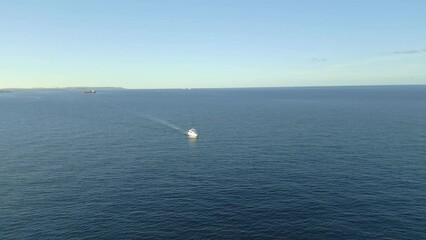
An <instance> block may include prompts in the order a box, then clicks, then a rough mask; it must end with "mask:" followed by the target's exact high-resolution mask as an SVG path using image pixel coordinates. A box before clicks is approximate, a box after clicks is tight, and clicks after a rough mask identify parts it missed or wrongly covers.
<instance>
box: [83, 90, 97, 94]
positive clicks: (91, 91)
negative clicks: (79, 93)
mask: <svg viewBox="0 0 426 240" xmlns="http://www.w3.org/2000/svg"><path fill="white" fill-rule="evenodd" d="M83 93H96V90H90V91H83Z"/></svg>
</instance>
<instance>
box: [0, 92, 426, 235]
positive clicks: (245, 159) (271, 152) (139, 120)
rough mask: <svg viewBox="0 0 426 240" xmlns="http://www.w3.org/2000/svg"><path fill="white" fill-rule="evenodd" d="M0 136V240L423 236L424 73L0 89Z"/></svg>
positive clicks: (425, 204) (425, 218)
mask: <svg viewBox="0 0 426 240" xmlns="http://www.w3.org/2000/svg"><path fill="white" fill-rule="evenodd" d="M166 121H167V122H166ZM191 127H194V128H196V129H197V130H198V131H199V133H200V137H199V139H197V140H195V141H190V140H188V139H187V138H186V136H185V135H184V134H182V132H181V130H179V129H182V130H187V129H189V128H191ZM0 134H1V135H0V136H1V137H0V238H1V239H31V238H33V239H52V238H59V239H138V238H140V239H274V238H275V239H426V86H389V87H336V88H332V87H330V88H276V89H211V90H202V89H193V90H119V91H111V90H110V91H99V92H98V93H97V94H82V93H81V92H79V91H72V90H58V91H19V92H12V93H1V94H0Z"/></svg>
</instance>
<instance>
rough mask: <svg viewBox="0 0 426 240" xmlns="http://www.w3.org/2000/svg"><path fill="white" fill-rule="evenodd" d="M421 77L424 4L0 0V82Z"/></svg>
mask: <svg viewBox="0 0 426 240" xmlns="http://www.w3.org/2000/svg"><path fill="white" fill-rule="evenodd" d="M390 84H391V85H393V84H398V85H399V84H426V1H424V0H418V1H416V0H356V1H354V0H351V1H349V0H311V1H307V0H293V1H290V0H258V1H254V0H134V1H131V0H120V1H119V0H116V1H108V0H68V1H57V0H31V1H30V0H28V1H23V0H3V1H0V88H38V87H47V88H50V87H75V86H91V87H101V86H113V87H125V88H223V87H287V86H345V85H390Z"/></svg>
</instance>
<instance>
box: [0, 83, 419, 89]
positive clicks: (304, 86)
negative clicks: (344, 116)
mask: <svg viewBox="0 0 426 240" xmlns="http://www.w3.org/2000/svg"><path fill="white" fill-rule="evenodd" d="M392 86H426V83H413V84H410V83H408V84H359V85H352V84H350V85H299V86H246V87H171V88H128V87H102V86H98V87H93V86H91V87H84V86H83V87H81V86H75V87H7V88H0V90H62V89H69V90H81V89H95V90H96V89H111V90H114V89H115V90H188V89H253V88H331V87H392Z"/></svg>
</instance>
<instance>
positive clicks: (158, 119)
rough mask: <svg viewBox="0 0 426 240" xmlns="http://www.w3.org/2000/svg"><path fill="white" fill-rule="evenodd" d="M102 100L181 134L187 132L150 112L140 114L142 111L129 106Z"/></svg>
mask: <svg viewBox="0 0 426 240" xmlns="http://www.w3.org/2000/svg"><path fill="white" fill-rule="evenodd" d="M104 102H105V103H107V104H109V105H111V106H113V107H115V108H118V109H120V110H122V111H125V112H128V113H131V114H132V115H134V116H138V117H141V118H143V119H146V120H150V121H152V122H156V123H159V124H161V125H163V126H166V127H169V128H170V129H173V130H176V131H179V132H180V133H182V134H187V131H185V130H183V129H182V128H180V127H178V126H176V125H174V124H173V123H170V122H168V121H166V120H164V119H161V118H158V117H155V116H152V115H150V114H142V113H139V112H136V111H134V110H132V109H130V108H126V107H123V106H120V105H117V104H115V103H112V102H109V101H105V100H104Z"/></svg>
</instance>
